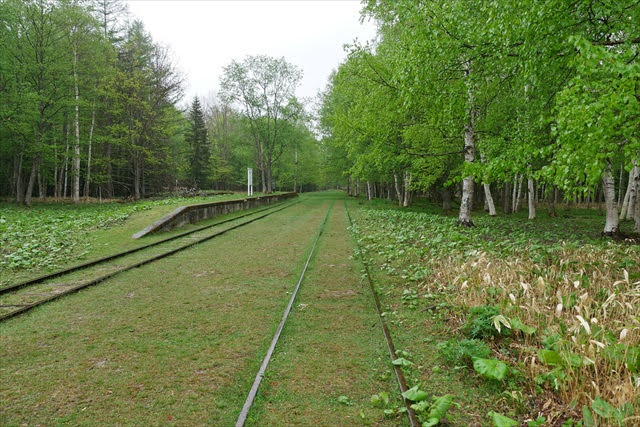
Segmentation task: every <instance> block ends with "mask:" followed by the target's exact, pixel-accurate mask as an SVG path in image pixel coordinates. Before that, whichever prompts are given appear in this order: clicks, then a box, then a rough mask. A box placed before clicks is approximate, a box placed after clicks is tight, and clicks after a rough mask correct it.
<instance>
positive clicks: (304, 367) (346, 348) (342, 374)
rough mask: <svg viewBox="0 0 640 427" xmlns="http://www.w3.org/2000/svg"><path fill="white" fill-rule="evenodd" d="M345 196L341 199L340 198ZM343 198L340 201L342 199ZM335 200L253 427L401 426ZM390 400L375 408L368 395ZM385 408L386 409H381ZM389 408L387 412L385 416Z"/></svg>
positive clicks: (387, 364) (372, 314) (376, 328)
mask: <svg viewBox="0 0 640 427" xmlns="http://www.w3.org/2000/svg"><path fill="white" fill-rule="evenodd" d="M342 197H343V196H342ZM342 197H341V198H342ZM346 228H347V218H346V213H345V210H344V205H343V203H342V200H338V201H337V202H336V203H335V205H334V208H333V211H332V213H331V215H330V217H329V218H328V221H327V225H326V229H325V232H324V234H323V235H322V237H321V238H320V241H319V242H318V246H317V248H316V253H315V256H314V259H313V260H312V262H311V264H310V266H309V269H308V270H307V273H306V275H305V279H304V282H303V283H302V287H301V289H300V291H299V293H298V295H297V298H296V301H295V305H294V310H293V311H292V313H291V316H290V317H289V319H288V321H287V324H286V325H285V328H284V331H283V335H282V336H281V338H280V341H279V343H278V346H277V347H276V351H275V353H274V356H273V358H272V360H271V363H270V365H269V368H268V369H267V372H266V375H265V378H264V380H263V382H262V384H261V386H260V389H259V392H258V396H257V399H256V401H255V403H254V405H253V408H252V410H251V412H250V413H249V418H248V425H311V424H315V425H321V426H332V425H403V423H404V422H405V415H404V414H402V413H399V412H397V411H395V410H394V407H395V408H397V407H400V406H402V401H401V400H400V395H399V391H398V385H397V383H396V382H395V378H394V377H393V373H392V371H391V361H390V359H389V355H388V352H387V350H386V347H385V344H384V336H383V335H382V331H381V330H380V325H379V323H378V320H377V315H376V311H375V306H374V305H373V300H372V298H371V295H370V291H369V289H368V287H367V284H366V282H364V281H363V278H362V276H361V274H360V271H359V270H360V269H361V268H362V265H360V264H359V263H358V262H357V261H355V260H353V259H350V256H351V255H352V253H353V246H352V244H353V243H352V242H351V240H350V239H349V235H348V233H347V232H346ZM373 394H378V395H382V396H386V402H382V400H385V399H381V400H380V402H378V403H379V404H377V405H376V406H373V405H372V404H371V396H372V395H373ZM383 406H384V408H383ZM386 409H388V410H389V411H388V413H385V412H384V410H386Z"/></svg>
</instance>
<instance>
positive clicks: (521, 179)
mask: <svg viewBox="0 0 640 427" xmlns="http://www.w3.org/2000/svg"><path fill="white" fill-rule="evenodd" d="M523 184H524V175H520V176H519V177H518V196H517V197H516V209H515V211H514V212H517V211H519V210H520V207H521V206H522V187H523Z"/></svg>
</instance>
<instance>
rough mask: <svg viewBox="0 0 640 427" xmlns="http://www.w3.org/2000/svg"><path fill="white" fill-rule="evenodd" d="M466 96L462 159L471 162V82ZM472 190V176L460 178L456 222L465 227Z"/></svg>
mask: <svg viewBox="0 0 640 427" xmlns="http://www.w3.org/2000/svg"><path fill="white" fill-rule="evenodd" d="M465 74H466V77H467V80H468V79H469V76H470V75H471V67H470V66H469V63H467V66H466V70H465ZM467 97H468V103H469V105H468V114H469V121H468V122H467V125H466V126H465V129H464V161H465V163H473V162H474V161H475V159H476V143H475V133H474V132H475V114H476V112H475V109H474V103H473V92H472V90H471V82H469V86H468V89H467ZM473 191H474V181H473V176H467V177H465V178H464V179H463V180H462V198H461V200H460V212H459V214H458V224H460V225H465V226H467V227H472V226H473V221H472V220H471V211H472V209H473Z"/></svg>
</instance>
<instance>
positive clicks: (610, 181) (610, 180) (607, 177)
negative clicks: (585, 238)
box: [602, 162, 619, 236]
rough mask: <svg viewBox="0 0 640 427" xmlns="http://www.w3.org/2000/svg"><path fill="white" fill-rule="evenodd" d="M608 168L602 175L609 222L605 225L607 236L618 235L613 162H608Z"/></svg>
mask: <svg viewBox="0 0 640 427" xmlns="http://www.w3.org/2000/svg"><path fill="white" fill-rule="evenodd" d="M607 163H608V164H607V168H606V169H605V171H604V172H603V173H602V189H603V191H604V201H605V206H606V210H607V220H606V223H605V225H604V232H603V234H604V235H605V236H613V235H616V234H618V232H619V230H618V208H617V206H616V188H615V178H614V177H613V174H612V173H611V162H607Z"/></svg>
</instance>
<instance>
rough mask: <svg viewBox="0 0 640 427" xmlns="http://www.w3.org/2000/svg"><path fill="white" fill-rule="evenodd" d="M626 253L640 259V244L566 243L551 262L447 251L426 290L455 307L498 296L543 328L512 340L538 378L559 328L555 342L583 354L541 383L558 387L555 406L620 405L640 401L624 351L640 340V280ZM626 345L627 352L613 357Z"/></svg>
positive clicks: (504, 306) (503, 307)
mask: <svg viewBox="0 0 640 427" xmlns="http://www.w3.org/2000/svg"><path fill="white" fill-rule="evenodd" d="M621 257H623V258H624V257H629V258H631V259H633V260H634V261H635V262H639V261H640V256H639V254H638V252H637V251H636V250H635V249H634V248H632V247H630V246H627V247H621V246H619V245H617V244H614V243H612V244H610V245H608V246H604V247H597V246H593V245H585V246H583V247H580V248H569V247H564V248H563V250H562V251H561V252H560V253H558V254H557V258H556V259H554V260H552V261H551V262H549V263H548V264H547V265H539V264H536V263H534V262H533V261H532V260H531V259H530V258H528V257H526V256H525V255H524V254H523V255H522V256H514V257H500V256H497V255H490V254H487V253H485V252H476V253H475V254H474V255H473V256H472V257H470V258H469V259H468V261H466V262H462V263H461V262H460V258H459V257H453V256H452V257H444V258H441V259H439V260H432V261H431V263H430V264H431V268H432V271H433V274H432V275H431V276H430V277H428V279H426V282H425V283H424V285H423V287H422V290H423V291H424V292H428V293H440V294H441V295H442V296H443V298H445V299H446V300H447V301H448V303H449V304H451V305H453V306H454V307H470V306H478V305H484V304H495V305H497V306H499V307H500V312H501V314H503V315H504V316H505V317H506V320H507V321H511V320H512V319H513V318H515V317H517V318H519V319H520V320H521V321H522V322H523V323H524V324H525V325H527V326H531V327H534V328H536V332H535V333H533V334H530V335H527V334H524V333H522V332H514V334H515V336H517V338H518V339H514V340H512V341H511V344H510V346H509V349H510V352H509V354H510V358H511V362H512V364H513V363H516V364H521V366H522V367H523V368H524V370H523V372H525V373H526V375H527V376H529V377H530V378H531V379H532V380H534V381H532V383H535V379H536V378H538V379H540V378H541V376H544V375H545V374H547V373H548V372H549V371H550V370H551V368H552V367H551V366H549V365H545V364H543V363H542V362H541V360H540V357H539V356H538V350H539V349H541V348H544V347H545V343H544V342H543V340H544V339H545V338H547V337H549V336H550V335H553V334H557V335H558V336H559V337H560V338H561V341H559V343H558V344H557V347H556V348H557V349H558V350H559V351H561V352H564V353H565V354H567V355H569V354H575V355H579V356H580V359H581V362H580V363H575V364H574V365H573V366H572V364H571V363H567V364H566V366H565V367H564V368H563V370H564V371H565V374H566V377H565V378H564V379H557V380H555V381H551V382H549V381H547V382H545V383H544V384H542V386H543V388H546V389H551V390H553V391H554V393H553V395H547V397H546V399H547V400H549V403H548V405H547V406H548V407H549V408H551V407H554V406H558V405H562V406H564V407H565V408H566V407H567V406H569V405H571V407H575V406H576V405H577V407H578V408H581V407H582V405H583V404H586V405H588V404H590V403H591V401H592V400H593V399H594V398H595V397H596V396H600V397H601V398H602V399H605V400H606V401H608V402H610V403H611V404H613V405H614V406H616V407H618V406H620V405H622V404H624V403H627V402H633V404H634V406H636V409H638V408H640V406H639V405H638V404H637V403H635V401H636V400H637V398H638V386H640V376H638V375H637V374H638V372H637V370H636V369H637V368H638V366H635V364H630V363H629V362H630V361H629V360H625V359H627V358H628V357H630V356H631V352H635V351H636V350H634V349H637V348H638V344H640V332H639V331H640V281H633V280H630V278H629V273H628V272H627V271H626V270H625V269H623V268H619V267H618V264H619V261H620V259H621ZM463 321H464V319H463V318H462V317H461V316H454V317H453V318H452V322H454V324H456V325H457V326H461V325H462V323H463ZM546 344H547V346H548V343H546ZM620 345H623V346H624V347H625V348H626V350H625V351H624V352H625V353H626V355H625V356H622V357H619V358H615V357H611V356H610V355H609V353H610V352H611V351H613V349H614V348H616V346H618V347H619V348H622V346H620ZM634 354H636V353H634ZM633 361H634V362H635V361H636V360H635V359H634V360H633ZM575 365H580V366H575ZM556 398H559V400H558V401H557V402H554V401H555V400H556ZM545 403H546V402H545ZM637 412H638V411H637V410H636V413H637Z"/></svg>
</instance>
